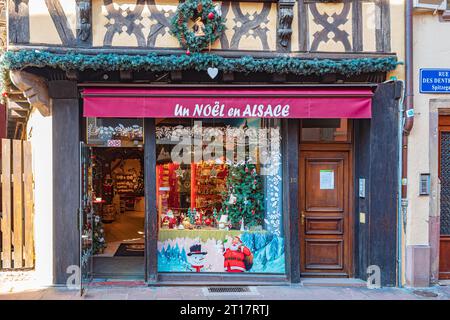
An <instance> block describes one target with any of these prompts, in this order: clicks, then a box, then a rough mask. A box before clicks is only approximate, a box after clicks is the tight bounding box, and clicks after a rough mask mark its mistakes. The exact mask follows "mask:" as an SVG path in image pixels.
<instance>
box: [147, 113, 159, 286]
mask: <svg viewBox="0 0 450 320" xmlns="http://www.w3.org/2000/svg"><path fill="white" fill-rule="evenodd" d="M155 133H156V131H155V119H151V118H145V119H144V141H145V142H144V143H145V144H144V176H145V239H146V246H145V281H146V282H147V283H148V284H154V283H156V282H157V280H158V279H157V278H158V263H157V257H158V248H157V245H158V214H157V212H156V138H155Z"/></svg>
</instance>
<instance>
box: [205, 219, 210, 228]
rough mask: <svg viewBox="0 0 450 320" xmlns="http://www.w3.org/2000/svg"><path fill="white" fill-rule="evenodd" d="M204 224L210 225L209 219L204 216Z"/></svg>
mask: <svg viewBox="0 0 450 320" xmlns="http://www.w3.org/2000/svg"><path fill="white" fill-rule="evenodd" d="M205 224H206V225H207V226H210V225H211V220H210V219H209V218H206V220H205Z"/></svg>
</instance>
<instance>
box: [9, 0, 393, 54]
mask: <svg viewBox="0 0 450 320" xmlns="http://www.w3.org/2000/svg"><path fill="white" fill-rule="evenodd" d="M8 1H9V13H8V20H9V30H10V31H9V46H10V48H11V49H17V48H24V47H27V48H36V49H38V48H47V49H50V48H54V50H61V52H63V51H67V50H71V51H82V50H93V51H95V52H98V51H99V50H101V51H104V50H116V51H120V52H130V50H132V52H136V53H139V52H143V51H144V52H147V53H148V52H158V53H163V54H164V53H166V52H167V51H169V52H184V51H183V50H180V49H176V48H173V47H170V46H167V47H165V46H164V45H165V42H164V41H163V42H158V41H157V40H158V37H163V38H164V37H169V38H170V31H169V29H170V26H171V23H170V19H171V17H172V16H173V11H172V10H173V9H162V8H160V7H158V6H157V5H156V2H155V1H154V0H139V1H137V0H133V1H130V4H133V2H134V1H137V2H136V5H135V6H133V7H128V8H127V9H121V8H119V7H118V6H116V5H115V4H116V2H115V0H103V1H100V2H99V1H95V2H94V1H92V0H71V1H73V5H74V6H75V15H76V17H75V20H76V21H75V26H71V24H70V23H69V13H68V12H65V8H66V10H67V7H65V6H62V2H61V1H62V0H45V4H46V7H47V11H48V21H51V23H52V24H53V26H54V28H55V30H56V33H57V37H58V39H53V40H52V41H49V43H42V39H40V40H38V41H36V40H35V39H33V37H32V36H31V33H30V26H32V21H33V16H32V15H30V14H31V12H32V10H31V11H30V6H31V3H29V1H28V0H8ZM254 2H260V3H261V5H262V7H261V8H260V9H258V11H255V12H254V13H253V14H249V13H248V12H246V10H244V6H245V5H246V3H254ZM99 3H102V5H103V6H104V8H105V10H106V12H105V13H103V14H104V17H103V18H104V19H106V20H107V23H106V24H104V22H103V23H99V22H98V21H99V20H98V19H99V17H97V16H94V15H93V12H94V10H98V8H93V6H94V5H95V6H98V5H99ZM327 3H328V4H330V3H331V5H332V4H336V3H339V4H340V5H342V9H341V6H340V7H339V8H337V9H336V10H337V11H336V12H334V13H333V14H330V13H327V12H323V11H322V10H321V9H320V7H319V6H323V5H326V4H327ZM158 4H159V2H158ZM364 4H370V5H372V6H373V7H374V16H373V19H372V18H371V19H372V20H373V21H372V20H370V21H369V20H366V19H369V18H367V17H366V16H367V14H365V12H364V10H363V5H364ZM145 9H147V10H148V12H150V17H151V18H150V19H151V20H152V21H155V23H154V24H152V25H151V26H147V25H146V24H145V23H144V22H143V21H144V20H145V19H147V18H146V16H145V13H144V11H145V12H147V10H145ZM221 11H222V15H223V16H227V17H229V18H227V19H226V27H227V29H228V32H225V33H224V34H223V35H222V37H221V38H220V39H219V42H220V49H216V50H215V51H216V52H217V53H218V54H220V55H224V56H230V55H236V54H239V53H241V54H242V52H245V53H248V54H252V55H255V56H264V55H272V56H273V55H277V54H280V53H289V54H291V55H294V56H299V55H308V56H311V57H318V56H320V55H335V52H331V51H329V49H327V50H324V46H325V47H326V46H329V45H330V43H335V45H336V46H337V47H340V48H342V51H340V52H339V54H342V55H348V54H360V55H369V56H370V55H374V54H382V53H390V51H391V25H390V21H391V13H390V1H389V0H340V1H319V0H263V1H256V0H240V1H235V0H227V1H222V3H221ZM95 12H97V11H95ZM70 14H72V13H70ZM95 19H97V20H98V21H97V20H95ZM369 24H372V25H370V26H369ZM95 28H97V29H96V30H94V29H95ZM365 28H370V29H371V30H375V35H374V39H375V40H374V41H375V43H374V44H373V47H374V48H375V49H374V50H372V51H370V50H368V49H366V48H365V46H366V45H365V41H366V40H365V39H364V34H365ZM229 31H232V32H229ZM294 33H296V34H295V35H296V36H295V37H294V36H293V35H294ZM94 34H95V35H96V37H97V39H96V41H95V43H94V40H93V38H94ZM122 34H123V35H126V36H127V37H129V38H130V41H131V42H136V45H135V46H133V47H127V46H124V45H123V43H115V42H114V39H115V38H116V37H118V36H121V35H122ZM49 37H50V36H49ZM99 37H100V38H99ZM164 39H168V38H164ZM99 41H100V43H99ZM249 41H251V42H252V43H253V44H254V45H253V46H256V47H259V49H251V50H248V48H247V47H246V46H245V44H246V43H248V42H249ZM367 41H368V40H367ZM58 42H59V44H55V43H58ZM370 47H372V46H370Z"/></svg>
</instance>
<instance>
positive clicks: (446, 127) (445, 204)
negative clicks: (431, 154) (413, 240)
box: [439, 116, 450, 280]
mask: <svg viewBox="0 0 450 320" xmlns="http://www.w3.org/2000/svg"><path fill="white" fill-rule="evenodd" d="M439 179H440V181H441V195H440V201H441V203H440V223H439V225H440V241H439V279H446V280H447V279H450V116H439Z"/></svg>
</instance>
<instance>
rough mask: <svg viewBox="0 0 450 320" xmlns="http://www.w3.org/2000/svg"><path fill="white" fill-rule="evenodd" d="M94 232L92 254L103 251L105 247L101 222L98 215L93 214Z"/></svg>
mask: <svg viewBox="0 0 450 320" xmlns="http://www.w3.org/2000/svg"><path fill="white" fill-rule="evenodd" d="M93 231H94V234H93V241H94V243H93V250H94V254H97V253H103V250H105V248H106V243H105V230H104V229H103V222H102V219H101V218H100V217H99V216H97V215H96V216H94V230H93Z"/></svg>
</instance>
